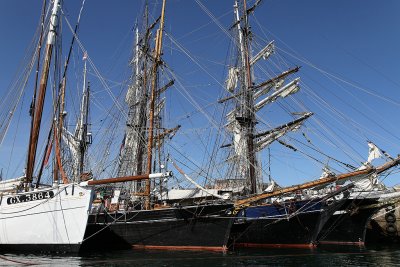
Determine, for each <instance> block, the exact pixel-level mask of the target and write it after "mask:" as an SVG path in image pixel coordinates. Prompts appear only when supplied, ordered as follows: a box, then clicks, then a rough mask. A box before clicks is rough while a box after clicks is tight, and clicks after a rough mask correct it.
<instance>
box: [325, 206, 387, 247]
mask: <svg viewBox="0 0 400 267" xmlns="http://www.w3.org/2000/svg"><path fill="white" fill-rule="evenodd" d="M377 203H378V202H377V199H364V200H351V199H348V200H347V203H346V204H345V205H343V208H342V209H340V210H338V211H337V212H336V214H334V215H333V216H332V217H331V218H330V219H329V220H328V222H327V223H326V224H325V226H324V228H323V229H322V231H321V232H320V234H319V237H318V240H319V244H321V245H358V246H363V245H365V237H366V228H367V224H368V222H369V221H370V219H371V217H372V215H373V214H374V213H376V212H377V211H378V210H379V209H380V208H379V207H376V205H377Z"/></svg>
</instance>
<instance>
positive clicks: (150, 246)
mask: <svg viewBox="0 0 400 267" xmlns="http://www.w3.org/2000/svg"><path fill="white" fill-rule="evenodd" d="M132 248H134V249H149V250H151V249H152V250H195V251H222V252H225V251H227V250H228V248H227V247H226V246H222V247H207V246H153V245H132Z"/></svg>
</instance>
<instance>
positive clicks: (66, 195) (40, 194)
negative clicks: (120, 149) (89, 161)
mask: <svg viewBox="0 0 400 267" xmlns="http://www.w3.org/2000/svg"><path fill="white" fill-rule="evenodd" d="M91 200H92V190H91V189H87V188H83V187H80V186H79V185H77V184H75V185H73V184H68V185H60V186H58V187H49V188H42V189H40V190H37V191H32V192H24V193H19V194H10V195H4V196H3V197H1V202H0V249H1V248H5V247H8V245H10V246H11V247H13V249H18V245H24V246H26V245H27V246H29V245H47V246H48V247H50V248H51V247H52V246H53V245H54V247H57V246H58V245H61V246H71V245H80V244H81V243H82V241H83V239H84V235H85V230H86V225H87V220H88V215H89V210H90V206H91ZM21 247H22V246H21Z"/></svg>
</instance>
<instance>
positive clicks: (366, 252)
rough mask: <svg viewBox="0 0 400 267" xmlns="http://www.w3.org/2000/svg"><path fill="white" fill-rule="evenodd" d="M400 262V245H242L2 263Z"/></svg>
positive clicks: (7, 258) (3, 259)
mask: <svg viewBox="0 0 400 267" xmlns="http://www.w3.org/2000/svg"><path fill="white" fill-rule="evenodd" d="M25 264H32V265H34V266H140V267H145V266H202V267H203V266H205V267H211V266H337V267H339V266H400V246H398V245H396V246H384V247H367V248H359V247H326V248H317V249H242V250H238V251H234V252H228V253H226V254H222V253H212V252H189V251H187V252H177V251H171V252H161V251H133V250H132V251H118V252H112V253H97V254H96V253H92V254H87V255H81V256H61V255H58V256H54V255H53V256H49V255H47V256H46V255H22V254H20V255H17V254H3V255H1V256H0V266H26V265H25Z"/></svg>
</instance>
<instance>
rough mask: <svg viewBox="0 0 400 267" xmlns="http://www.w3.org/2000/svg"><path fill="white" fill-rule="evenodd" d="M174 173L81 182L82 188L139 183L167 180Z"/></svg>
mask: <svg viewBox="0 0 400 267" xmlns="http://www.w3.org/2000/svg"><path fill="white" fill-rule="evenodd" d="M171 176H172V172H165V173H151V174H142V175H134V176H124V177H114V178H107V179H101V180H90V181H85V182H81V183H80V185H81V186H89V185H102V184H113V183H122V182H129V181H139V180H145V179H147V180H149V179H152V178H164V177H165V178H166V177H171Z"/></svg>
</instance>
